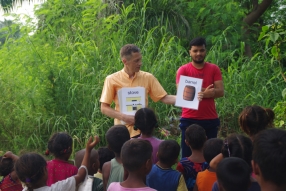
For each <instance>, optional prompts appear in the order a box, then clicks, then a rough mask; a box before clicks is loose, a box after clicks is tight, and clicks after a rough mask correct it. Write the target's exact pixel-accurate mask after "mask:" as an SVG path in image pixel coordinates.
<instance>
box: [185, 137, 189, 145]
mask: <svg viewBox="0 0 286 191" xmlns="http://www.w3.org/2000/svg"><path fill="white" fill-rule="evenodd" d="M185 143H186V145H187V146H188V147H189V146H190V145H189V143H188V141H187V140H186V139H185Z"/></svg>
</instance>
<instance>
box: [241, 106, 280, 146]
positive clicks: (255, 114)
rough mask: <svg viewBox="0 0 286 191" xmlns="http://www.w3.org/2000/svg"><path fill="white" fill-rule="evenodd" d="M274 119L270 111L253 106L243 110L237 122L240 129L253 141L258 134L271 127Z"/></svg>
mask: <svg viewBox="0 0 286 191" xmlns="http://www.w3.org/2000/svg"><path fill="white" fill-rule="evenodd" d="M274 117H275V114H274V112H273V110H272V109H269V108H262V107H260V106H256V105H254V106H247V107H246V108H244V109H243V111H242V112H241V113H240V115H239V118H238V122H239V126H240V128H241V129H242V130H243V131H244V132H245V133H246V134H247V135H248V136H249V137H250V138H251V139H252V140H253V138H254V135H256V134H257V133H258V132H260V131H262V130H264V129H266V128H269V127H273V121H274Z"/></svg>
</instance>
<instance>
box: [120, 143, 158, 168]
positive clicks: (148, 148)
mask: <svg viewBox="0 0 286 191" xmlns="http://www.w3.org/2000/svg"><path fill="white" fill-rule="evenodd" d="M152 151H153V147H152V145H151V143H150V142H149V141H147V140H143V139H131V140H129V141H127V142H125V143H124V145H123V146H122V152H121V160H122V164H123V166H124V168H125V169H126V170H127V171H128V172H135V171H137V170H138V169H140V168H141V167H142V166H143V165H145V164H146V162H147V160H148V159H150V160H152V159H151V157H152Z"/></svg>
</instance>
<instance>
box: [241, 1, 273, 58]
mask: <svg viewBox="0 0 286 191" xmlns="http://www.w3.org/2000/svg"><path fill="white" fill-rule="evenodd" d="M272 2H273V0H263V1H262V2H261V3H260V4H259V3H258V0H251V1H247V2H246V3H245V8H248V10H250V9H251V10H250V12H248V13H247V15H246V16H245V17H244V19H243V23H244V27H243V32H244V33H243V38H244V41H245V55H246V56H248V57H252V51H251V47H250V43H249V34H250V31H251V26H252V25H253V24H254V23H255V22H257V21H258V19H259V18H260V17H261V16H262V15H263V13H264V12H265V11H266V10H267V9H268V8H269V7H270V6H271V4H272Z"/></svg>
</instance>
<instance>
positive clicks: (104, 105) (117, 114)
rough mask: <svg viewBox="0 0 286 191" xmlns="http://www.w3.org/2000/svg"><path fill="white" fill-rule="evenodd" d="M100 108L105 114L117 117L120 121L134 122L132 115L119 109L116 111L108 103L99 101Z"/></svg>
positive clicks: (129, 123) (130, 123)
mask: <svg viewBox="0 0 286 191" xmlns="http://www.w3.org/2000/svg"><path fill="white" fill-rule="evenodd" d="M100 109H101V113H103V114H104V115H107V116H108V117H111V118H116V119H119V120H121V121H124V122H125V123H126V124H128V125H133V124H134V116H132V115H125V114H123V113H120V112H119V111H116V110H115V109H113V108H111V107H110V104H107V103H101V106H100Z"/></svg>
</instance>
